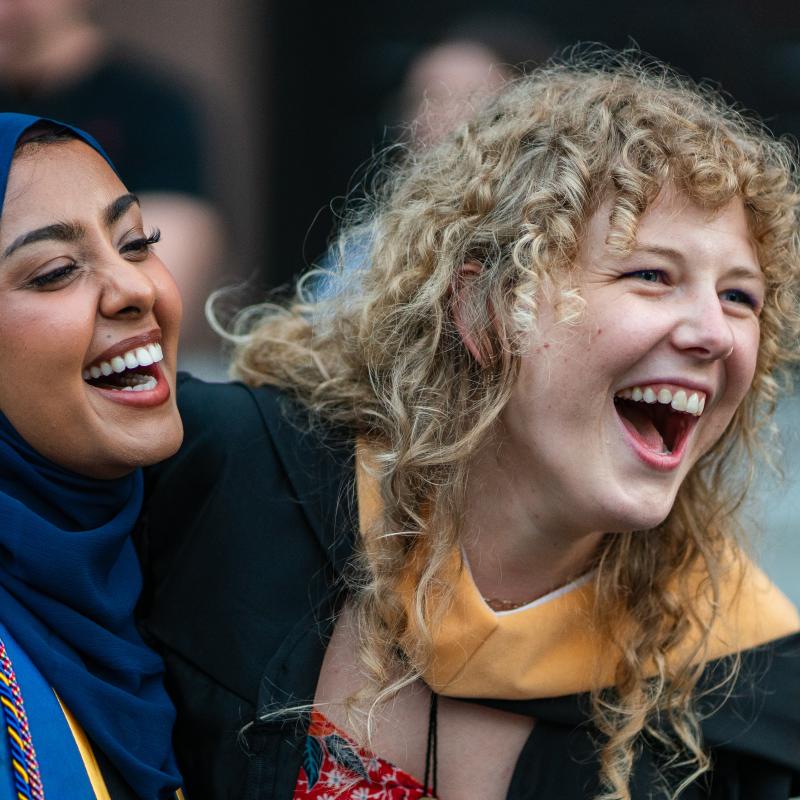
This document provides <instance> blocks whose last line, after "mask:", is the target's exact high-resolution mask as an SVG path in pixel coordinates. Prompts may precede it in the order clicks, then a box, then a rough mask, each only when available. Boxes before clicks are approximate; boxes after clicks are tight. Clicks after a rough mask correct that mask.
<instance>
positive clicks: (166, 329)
mask: <svg viewBox="0 0 800 800" xmlns="http://www.w3.org/2000/svg"><path fill="white" fill-rule="evenodd" d="M151 279H152V281H153V283H154V285H155V287H156V304H155V309H154V311H155V315H156V319H157V320H158V324H159V326H160V327H161V330H162V332H163V334H164V338H165V342H164V343H165V344H166V345H167V348H168V349H169V350H170V351H171V352H172V354H173V355H175V354H176V351H177V344H178V333H179V331H180V325H181V319H182V317H183V302H182V300H181V294H180V291H179V289H178V286H177V284H176V283H175V281H174V279H173V277H172V275H171V274H170V272H169V271H168V270H167V268H166V267H165V266H164V265H163V264H161V265H160V268H158V269H156V270H154V271H153V273H152V274H151Z"/></svg>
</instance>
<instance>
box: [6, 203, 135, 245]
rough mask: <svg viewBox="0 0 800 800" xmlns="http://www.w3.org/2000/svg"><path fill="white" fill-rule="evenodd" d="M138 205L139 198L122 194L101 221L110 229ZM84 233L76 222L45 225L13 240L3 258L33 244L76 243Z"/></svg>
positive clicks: (82, 228) (106, 210)
mask: <svg viewBox="0 0 800 800" xmlns="http://www.w3.org/2000/svg"><path fill="white" fill-rule="evenodd" d="M132 205H139V198H138V197H137V196H136V195H135V194H130V193H128V194H123V195H122V196H121V197H118V198H117V199H116V200H114V202H113V203H111V204H110V205H109V206H108V207H107V208H106V209H105V210H104V211H103V220H104V221H105V223H106V225H107V226H108V227H111V226H112V225H113V224H114V223H115V222H116V221H117V220H118V219H120V217H122V216H123V215H124V214H125V212H126V211H127V210H128V209H129V208H130V207H131V206H132ZM85 233H86V230H85V228H84V227H83V226H82V225H80V224H78V223H77V222H54V223H53V224H52V225H45V226H44V227H43V228H36V229H35V230H32V231H28V232H27V233H23V234H22V235H21V236H18V237H17V238H16V239H14V241H13V242H11V244H10V245H9V246H8V247H7V248H6V249H5V252H4V253H3V258H8V257H9V256H10V255H11V254H12V253H13V252H15V251H16V250H19V248H20V247H25V246H26V245H29V244H34V243H35V242H43V241H50V240H54V241H58V242H76V241H78V239H80V238H81V237H82V236H83V235H84V234H85Z"/></svg>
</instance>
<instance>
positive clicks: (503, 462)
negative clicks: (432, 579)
mask: <svg viewBox="0 0 800 800" xmlns="http://www.w3.org/2000/svg"><path fill="white" fill-rule="evenodd" d="M513 463H514V462H513V460H509V459H507V458H505V457H504V454H503V450H502V447H501V448H500V449H496V448H494V447H492V446H488V447H485V448H484V449H483V452H482V454H481V455H480V456H479V457H478V458H477V459H476V461H475V462H474V463H473V465H472V467H471V470H470V477H469V481H468V485H467V500H466V514H465V522H464V537H463V540H462V541H463V542H464V550H465V553H466V556H467V559H468V561H469V565H470V571H471V573H472V577H473V580H474V581H475V585H476V586H477V587H478V590H479V591H480V592H481V594H482V595H483V596H484V597H488V598H495V599H498V600H502V601H505V602H508V603H511V604H522V603H528V602H530V601H532V600H535V599H536V598H538V597H541V596H543V595H545V594H547V593H548V592H551V591H553V590H554V589H557V588H559V587H560V586H564V585H565V584H567V583H569V582H570V581H572V580H574V579H575V578H577V577H579V576H580V575H582V574H583V573H585V572H586V570H587V569H588V568H589V566H590V564H591V560H592V557H593V555H594V553H595V552H596V550H597V547H598V544H599V542H600V539H601V538H602V536H603V533H602V532H599V531H592V530H587V529H585V528H581V527H580V526H578V525H576V524H575V523H574V521H572V520H570V519H569V516H568V513H565V512H568V510H569V508H568V504H567V503H564V502H563V501H561V502H559V501H558V500H559V499H558V498H552V497H549V496H547V492H546V489H545V490H542V489H541V488H540V487H537V486H535V485H530V484H531V483H532V482H530V481H529V480H525V479H524V478H525V472H524V470H521V469H514V468H513ZM521 478H522V480H521Z"/></svg>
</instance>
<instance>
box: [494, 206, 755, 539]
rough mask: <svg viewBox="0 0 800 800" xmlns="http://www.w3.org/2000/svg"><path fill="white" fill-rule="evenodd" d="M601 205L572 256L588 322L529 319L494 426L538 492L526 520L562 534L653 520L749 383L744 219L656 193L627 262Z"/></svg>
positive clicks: (750, 304) (748, 262) (750, 250)
mask: <svg viewBox="0 0 800 800" xmlns="http://www.w3.org/2000/svg"><path fill="white" fill-rule="evenodd" d="M609 210H610V207H609V206H604V207H603V208H601V209H600V210H599V211H598V212H597V213H596V214H595V215H594V217H593V218H592V219H591V221H590V224H589V227H588V231H587V235H586V237H585V240H584V242H583V244H582V248H581V251H580V255H579V258H578V263H577V265H576V266H577V267H578V270H579V271H578V278H577V281H578V285H579V289H580V293H581V296H582V297H583V299H584V300H585V313H584V315H583V317H582V318H581V321H580V323H579V324H577V325H572V326H570V325H566V324H559V323H557V322H556V319H555V316H556V315H555V312H554V309H553V307H552V305H548V303H547V302H543V303H542V304H541V305H540V320H539V327H538V330H537V333H536V335H535V336H534V337H533V341H532V345H531V348H530V351H529V352H528V353H527V354H526V355H525V356H524V357H523V359H522V364H521V370H520V374H519V379H518V382H517V384H516V386H515V389H514V392H513V395H512V397H511V400H510V401H509V403H508V404H507V406H506V408H505V410H504V413H503V415H502V422H503V428H504V431H505V436H504V437H503V450H504V451H505V460H506V464H507V465H508V467H509V474H516V475H525V476H528V478H529V479H530V480H531V483H532V484H533V485H535V489H533V490H530V491H529V494H530V493H531V492H532V493H533V495H534V496H533V497H532V498H531V506H532V507H533V508H535V509H536V514H537V517H539V518H541V519H547V520H549V522H550V523H551V524H554V525H558V526H560V527H561V529H565V530H566V529H569V530H573V531H576V532H579V531H584V532H589V531H595V532H597V531H617V532H621V531H630V530H641V529H647V528H652V527H654V526H655V525H658V524H659V523H660V522H662V521H663V520H664V519H665V517H666V516H667V514H668V513H669V511H670V509H671V508H672V505H673V503H674V500H675V496H676V494H677V492H678V488H679V487H680V485H681V482H682V481H683V479H684V478H685V477H686V475H687V473H688V472H689V470H690V469H691V467H692V466H693V465H694V464H695V463H696V462H697V460H698V458H700V456H701V455H702V454H703V453H705V452H706V451H708V450H709V448H711V446H712V445H713V444H714V443H715V442H716V441H717V440H718V439H719V437H720V436H721V435H722V433H723V431H724V430H725V428H726V426H727V425H728V423H729V422H730V421H731V418H732V416H733V414H734V412H735V411H736V409H737V407H738V406H739V404H740V403H741V402H742V400H743V399H744V397H745V395H746V393H747V391H748V389H749V387H750V384H751V382H752V379H753V374H754V371H755V366H756V358H757V354H758V346H759V311H760V308H761V305H762V303H763V298H764V284H763V277H762V273H761V269H760V267H759V263H758V260H757V257H756V251H755V249H754V245H753V242H752V238H751V236H750V234H749V230H748V226H747V219H746V216H745V211H744V207H743V206H742V203H741V202H740V201H739V200H735V201H733V202H732V203H731V204H730V205H728V206H726V207H725V208H724V209H722V211H720V212H718V213H714V214H712V213H710V212H708V211H707V210H704V209H702V208H700V207H698V206H695V205H693V204H692V203H690V202H689V200H688V199H686V198H685V197H682V196H681V195H679V194H677V193H674V192H667V191H665V192H663V193H662V195H661V196H660V198H659V199H658V201H657V202H656V203H655V204H653V205H652V206H651V208H650V209H649V210H648V211H647V212H646V213H645V214H644V216H643V217H642V219H641V221H640V225H639V229H638V232H637V240H636V244H635V247H634V250H633V252H632V253H631V254H630V255H629V256H627V257H625V258H620V257H618V256H615V255H613V254H611V253H610V252H609V249H608V246H607V245H606V237H607V235H608V232H609V223H608V216H609Z"/></svg>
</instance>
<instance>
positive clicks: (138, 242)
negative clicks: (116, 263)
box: [29, 228, 161, 289]
mask: <svg viewBox="0 0 800 800" xmlns="http://www.w3.org/2000/svg"><path fill="white" fill-rule="evenodd" d="M160 241H161V231H160V230H159V229H158V228H154V229H153V231H152V232H151V233H150V234H148V235H147V236H145V237H142V238H140V239H134V240H133V241H132V242H128V243H127V244H125V245H123V246H122V247H121V248H120V251H119V252H120V254H123V255H124V254H125V253H134V254H145V253H149V252H150V247H151V246H152V245H154V244H156V243H157V242H160ZM77 269H79V266H78V264H76V263H74V262H73V263H72V264H64V265H63V266H61V267H57V268H56V269H54V270H52V271H51V272H47V273H45V274H44V275H39V276H38V277H36V278H34V279H33V280H32V281H31V282H30V284H29V285H30V286H32V287H33V288H34V289H43V288H45V287H47V286H50V285H51V284H56V283H58V282H59V281H61V280H63V279H64V278H66V277H67V276H68V275H71V274H72V273H73V272H75V270H77Z"/></svg>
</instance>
